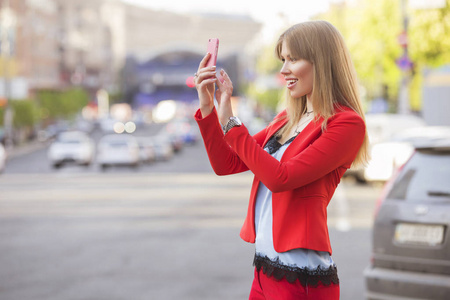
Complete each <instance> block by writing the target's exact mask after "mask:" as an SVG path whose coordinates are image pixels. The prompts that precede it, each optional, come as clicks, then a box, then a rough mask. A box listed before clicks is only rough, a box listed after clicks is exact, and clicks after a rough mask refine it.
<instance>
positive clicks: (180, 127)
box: [165, 118, 200, 144]
mask: <svg viewBox="0 0 450 300" xmlns="http://www.w3.org/2000/svg"><path fill="white" fill-rule="evenodd" d="M165 131H166V132H167V133H168V134H170V135H172V136H176V137H179V138H180V139H181V141H182V142H183V143H185V144H195V143H196V142H197V141H198V140H199V138H200V131H199V129H198V126H197V125H196V124H194V123H193V121H189V120H188V119H184V118H181V119H173V120H172V121H170V122H169V123H167V125H166V127H165Z"/></svg>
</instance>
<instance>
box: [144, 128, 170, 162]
mask: <svg viewBox="0 0 450 300" xmlns="http://www.w3.org/2000/svg"><path fill="white" fill-rule="evenodd" d="M149 143H151V145H152V147H153V150H154V152H155V159H156V160H157V161H167V160H169V159H171V158H172V156H173V154H174V149H173V146H172V141H171V139H170V138H169V137H168V136H167V135H162V134H159V135H155V136H152V137H151V138H149Z"/></svg>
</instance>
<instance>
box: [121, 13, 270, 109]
mask: <svg viewBox="0 0 450 300" xmlns="http://www.w3.org/2000/svg"><path fill="white" fill-rule="evenodd" d="M126 7H127V8H126V32H127V35H126V45H127V60H126V63H125V68H124V72H123V81H122V82H123V88H122V90H123V91H124V94H125V97H126V100H127V101H128V102H130V103H133V104H134V105H135V106H140V105H154V104H155V103H157V102H159V101H161V100H169V99H170V100H180V101H192V100H194V99H196V97H197V96H196V91H195V89H192V88H189V87H188V86H187V85H186V79H187V78H188V77H189V76H191V77H192V76H193V74H194V73H195V72H196V71H197V69H198V64H199V62H200V60H201V59H202V58H203V56H204V55H205V54H206V49H207V42H208V39H209V38H215V37H217V38H219V40H220V46H219V55H218V62H217V66H218V68H221V67H222V68H224V69H225V70H226V71H227V73H228V74H229V75H230V76H231V77H232V78H233V85H234V90H235V91H236V92H238V91H239V88H240V83H241V82H242V81H244V79H245V76H246V74H248V72H247V70H248V69H253V67H254V65H253V63H254V57H252V55H251V51H249V49H248V48H249V45H251V44H252V43H253V42H254V41H255V39H257V37H258V36H259V35H258V34H259V32H260V30H261V27H262V26H261V24H260V23H257V22H255V21H254V20H252V19H251V18H249V17H246V16H234V15H188V14H176V13H170V12H166V11H154V10H149V9H143V8H141V7H136V6H131V5H127V6H126Z"/></svg>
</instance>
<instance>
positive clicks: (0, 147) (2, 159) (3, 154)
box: [0, 143, 6, 173]
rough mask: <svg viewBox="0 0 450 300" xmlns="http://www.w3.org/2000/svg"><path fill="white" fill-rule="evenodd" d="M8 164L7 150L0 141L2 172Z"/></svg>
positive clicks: (0, 165)
mask: <svg viewBox="0 0 450 300" xmlns="http://www.w3.org/2000/svg"><path fill="white" fill-rule="evenodd" d="M5 165H6V150H5V147H4V146H3V144H2V143H0V173H1V172H3V170H4V169H5Z"/></svg>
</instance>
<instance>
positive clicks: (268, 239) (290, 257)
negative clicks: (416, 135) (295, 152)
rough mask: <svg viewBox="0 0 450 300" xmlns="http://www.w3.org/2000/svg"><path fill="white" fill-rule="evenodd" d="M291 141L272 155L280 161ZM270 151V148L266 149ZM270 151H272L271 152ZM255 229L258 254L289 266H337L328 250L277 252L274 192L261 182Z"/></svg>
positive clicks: (313, 267) (310, 267)
mask: <svg viewBox="0 0 450 300" xmlns="http://www.w3.org/2000/svg"><path fill="white" fill-rule="evenodd" d="M290 142H291V141H288V142H286V143H285V144H284V145H282V146H281V147H280V148H279V149H278V150H277V151H276V152H274V153H272V156H273V157H274V158H276V159H277V160H278V161H279V160H280V159H281V157H282V156H283V153H284V151H285V150H286V148H287V147H288V146H289V144H290ZM265 150H266V151H268V149H267V148H266V149H265ZM269 153H270V152H269ZM255 230H256V240H255V247H256V255H257V256H260V257H267V258H269V259H270V260H271V261H272V262H275V261H276V262H277V263H281V264H282V265H286V266H289V267H294V268H296V267H298V268H301V269H304V268H307V269H310V270H313V269H317V267H319V266H320V267H322V268H329V267H330V266H335V264H334V262H333V260H332V258H331V256H330V254H329V253H328V252H322V251H315V250H309V249H301V248H298V249H293V250H290V251H287V252H282V253H279V252H276V251H275V249H274V247H273V234H272V192H271V191H270V190H269V189H268V188H267V187H266V186H265V185H264V184H263V183H262V182H260V184H259V187H258V192H257V196H256V205H255Z"/></svg>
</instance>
